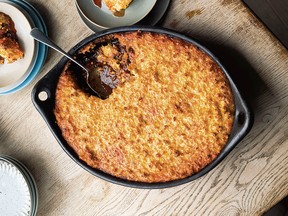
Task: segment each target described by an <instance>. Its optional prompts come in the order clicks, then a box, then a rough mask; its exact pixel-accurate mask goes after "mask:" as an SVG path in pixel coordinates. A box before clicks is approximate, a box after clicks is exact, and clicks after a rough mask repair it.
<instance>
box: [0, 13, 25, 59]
mask: <svg viewBox="0 0 288 216" xmlns="http://www.w3.org/2000/svg"><path fill="white" fill-rule="evenodd" d="M23 57H24V52H23V51H22V49H21V47H20V45H19V43H18V38H17V35H16V29H15V25H14V22H13V20H12V19H11V17H10V16H8V15H7V14H4V13H2V12H0V64H3V63H4V59H6V60H7V62H8V63H13V62H15V61H16V60H18V59H20V58H23Z"/></svg>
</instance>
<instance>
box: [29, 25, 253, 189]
mask: <svg viewBox="0 0 288 216" xmlns="http://www.w3.org/2000/svg"><path fill="white" fill-rule="evenodd" d="M139 30H140V31H143V32H155V33H160V34H166V35H168V36H170V37H177V38H180V39H183V40H185V41H187V42H189V43H192V44H194V45H196V46H197V47H198V48H200V49H202V50H203V51H204V52H206V53H207V54H208V55H209V56H211V57H212V58H213V59H214V60H215V61H216V62H217V63H218V64H219V66H220V67H221V68H222V70H223V71H224V73H225V74H226V76H227V77H228V80H229V82H230V85H231V88H232V91H233V94H234V100H235V108H236V112H235V121H234V124H233V128H232V131H231V135H230V137H229V140H228V142H227V144H226V146H225V147H224V148H223V150H222V151H221V153H220V154H219V155H218V157H217V158H216V159H215V160H214V161H212V163H210V164H209V165H207V166H206V167H205V168H204V169H202V170H201V171H200V172H198V173H196V174H194V175H192V176H190V177H187V178H184V179H181V180H175V181H170V182H163V183H143V182H134V181H128V180H124V179H121V178H117V177H114V176H112V175H109V174H107V173H104V172H102V171H100V170H98V169H94V168H92V167H90V166H88V165H87V164H86V163H85V162H84V161H82V160H80V159H79V157H78V155H77V154H76V153H75V152H74V151H73V149H72V148H71V147H70V146H69V145H68V144H67V142H66V141H65V140H64V138H63V137H62V134H61V131H60V129H59V127H58V125H57V124H56V120H55V116H54V113H53V109H54V104H55V103H54V101H55V90H56V85H57V82H58V78H59V76H60V74H61V72H62V70H63V68H64V65H65V64H66V63H67V61H68V59H67V58H65V57H64V58H62V59H61V60H60V62H59V63H58V64H56V66H55V67H54V68H53V69H52V70H51V71H50V72H48V73H47V74H46V75H45V76H44V77H43V78H42V79H41V80H40V81H39V82H38V83H37V84H36V85H35V87H34V88H33V91H32V100H33V104H34V105H35V107H36V109H37V110H38V111H39V113H40V114H41V115H42V117H43V118H44V120H45V121H46V123H47V125H48V127H49V128H50V130H51V131H52V133H53V134H54V136H55V138H56V139H57V141H58V142H59V144H60V146H61V147H62V148H63V150H64V151H65V152H66V153H67V154H68V155H69V156H70V157H71V158H72V159H73V160H74V161H75V162H76V163H77V164H78V165H80V166H81V167H82V168H84V169H85V170H87V171H88V172H90V173H91V174H93V175H95V176H97V177H99V178H101V179H104V180H107V181H109V182H112V183H115V184H119V185H123V186H129V187H135V188H147V189H156V188H168V187H173V186H177V185H180V184H184V183H187V182H190V181H192V180H195V179H197V178H199V177H201V176H203V175H204V174H206V173H208V172H209V171H210V170H212V169H213V168H214V167H215V166H216V165H218V164H219V163H220V162H221V161H222V160H223V159H224V158H225V157H226V156H227V155H228V153H229V152H230V151H231V150H232V149H233V148H234V147H235V146H236V144H237V143H239V142H240V140H242V139H243V137H244V136H245V135H246V134H247V133H248V132H249V130H250V129H251V127H252V123H253V115H252V112H251V110H250V109H249V107H248V106H247V104H246V102H245V101H244V100H243V98H242V96H241V94H240V93H239V91H238V89H237V87H236V86H235V84H234V82H233V80H232V79H231V77H230V75H229V73H228V71H227V70H226V69H225V68H224V67H223V65H222V64H221V63H220V62H219V60H218V59H217V58H216V57H215V56H214V55H213V54H212V53H211V52H210V51H209V50H208V49H207V48H206V47H204V46H203V45H201V44H200V43H199V42H197V41H195V40H194V39H191V38H189V37H187V36H185V35H183V34H181V33H177V32H174V31H171V30H168V29H163V28H158V27H157V28H156V27H139V26H130V27H120V28H114V29H108V30H105V31H103V32H101V33H97V34H94V35H91V36H89V37H88V38H86V39H84V40H82V41H81V42H80V43H78V44H77V45H76V46H74V47H73V48H72V49H71V50H70V51H69V53H70V54H71V55H73V54H74V53H75V52H77V51H78V50H79V49H80V48H81V47H83V46H84V45H86V44H87V43H89V42H91V41H93V40H94V39H96V38H98V37H102V36H105V35H108V34H113V33H119V32H133V31H139ZM41 94H46V95H47V98H44V99H43V98H41V97H40V95H41Z"/></svg>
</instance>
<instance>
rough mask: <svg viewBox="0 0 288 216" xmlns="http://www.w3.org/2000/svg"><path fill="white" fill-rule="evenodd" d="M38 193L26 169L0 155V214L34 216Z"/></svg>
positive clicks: (10, 158) (13, 160) (11, 159)
mask: <svg viewBox="0 0 288 216" xmlns="http://www.w3.org/2000/svg"><path fill="white" fill-rule="evenodd" d="M37 207H38V193H37V188H36V184H35V181H34V179H33V177H32V175H31V173H30V172H29V171H28V169H27V168H26V167H25V166H24V165H23V164H22V163H20V162H19V161H17V160H15V159H14V158H12V157H9V156H6V155H0V212H1V213H0V214H1V215H27V216H35V215H36V212H37Z"/></svg>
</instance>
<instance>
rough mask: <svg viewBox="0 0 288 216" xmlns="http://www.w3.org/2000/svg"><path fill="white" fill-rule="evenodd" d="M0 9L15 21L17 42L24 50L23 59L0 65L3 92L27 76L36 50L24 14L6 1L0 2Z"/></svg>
mask: <svg viewBox="0 0 288 216" xmlns="http://www.w3.org/2000/svg"><path fill="white" fill-rule="evenodd" d="M0 11H1V12H3V13H5V14H7V15H9V16H10V17H11V19H12V20H13V22H14V23H15V28H16V30H17V36H18V39H19V43H20V46H21V47H22V49H23V50H24V58H23V59H20V60H17V61H16V62H14V63H11V64H7V63H6V62H5V63H4V64H1V65H0V92H5V91H9V90H11V89H13V88H15V87H17V86H18V85H19V84H20V83H22V82H23V81H24V80H25V79H26V78H27V77H28V75H29V73H30V71H31V69H32V68H33V66H34V64H35V62H36V57H37V52H36V48H35V42H34V39H33V38H32V37H31V36H30V35H29V33H30V30H31V29H32V27H31V24H30V23H29V21H28V19H27V18H26V16H25V15H24V14H23V13H22V12H21V11H20V10H19V9H18V8H16V7H15V6H14V5H12V4H9V3H6V2H0Z"/></svg>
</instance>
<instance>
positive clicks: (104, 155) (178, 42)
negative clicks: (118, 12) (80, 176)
mask: <svg viewBox="0 0 288 216" xmlns="http://www.w3.org/2000/svg"><path fill="white" fill-rule="evenodd" d="M75 58H76V59H77V60H78V61H80V62H81V63H82V64H84V65H86V67H87V68H91V67H97V68H99V71H100V72H101V74H102V76H103V78H105V77H106V78H107V80H108V81H109V82H107V83H106V84H107V85H109V86H111V88H113V92H112V94H111V95H110V96H109V97H108V98H107V99H105V100H102V99H100V98H98V97H96V96H93V95H91V94H90V93H89V92H88V91H87V90H86V88H84V87H83V85H82V84H81V79H80V78H79V76H78V75H79V74H80V73H81V69H79V68H78V67H77V66H76V65H74V64H72V63H71V62H68V63H67V64H66V66H65V68H64V69H63V72H62V73H61V75H60V77H59V82H58V84H57V89H56V97H55V98H56V99H55V108H54V114H55V117H56V122H57V124H58V126H59V128H60V129H61V132H62V135H63V137H64V139H65V140H66V141H67V143H68V144H69V145H70V146H71V147H72V148H73V150H74V151H75V152H76V153H77V155H78V156H79V158H80V159H81V160H83V161H85V162H86V163H87V164H88V165H89V166H90V167H93V168H96V169H99V170H101V171H103V172H105V173H108V174H111V175H112V176H116V177H119V178H122V179H127V180H130V181H136V182H146V183H156V182H168V181H173V180H178V179H183V178H186V177H189V176H191V175H193V174H195V173H197V172H199V171H200V170H202V169H203V168H204V167H205V166H207V165H208V164H209V163H211V162H212V161H213V160H214V159H215V158H216V157H217V156H218V154H219V153H220V152H221V150H222V149H223V147H224V146H225V144H226V143H227V141H228V138H229V134H230V132H231V129H232V125H233V121H234V113H235V106H234V98H233V94H232V90H231V87H230V84H229V81H228V79H227V77H226V75H225V74H224V72H223V71H222V70H221V68H220V67H219V66H218V64H217V63H216V62H215V61H214V60H213V59H212V58H211V57H210V56H209V55H207V54H206V53H205V52H204V51H202V50H201V49H199V48H198V47H197V46H195V45H193V44H191V43H189V42H186V41H184V40H182V39H179V38H174V37H170V36H168V35H166V34H161V33H150V32H142V31H136V32H124V33H114V34H110V35H106V36H103V37H100V38H98V39H96V40H94V41H92V42H90V43H89V44H87V45H86V46H85V47H83V48H82V49H81V50H80V51H79V52H78V53H77V55H76V56H75Z"/></svg>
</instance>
